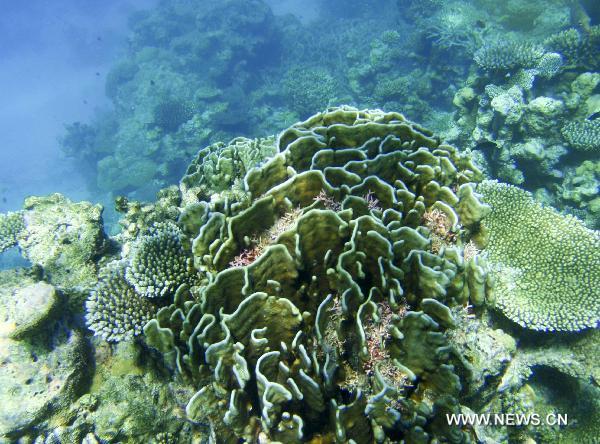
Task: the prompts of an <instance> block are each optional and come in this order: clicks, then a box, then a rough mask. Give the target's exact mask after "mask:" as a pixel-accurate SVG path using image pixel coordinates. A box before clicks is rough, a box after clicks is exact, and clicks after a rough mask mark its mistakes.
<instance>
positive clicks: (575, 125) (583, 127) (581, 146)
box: [561, 120, 600, 154]
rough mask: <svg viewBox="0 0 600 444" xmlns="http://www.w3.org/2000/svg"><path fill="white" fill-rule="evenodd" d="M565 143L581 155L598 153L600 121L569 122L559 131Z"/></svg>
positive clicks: (599, 148)
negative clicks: (581, 153)
mask: <svg viewBox="0 0 600 444" xmlns="http://www.w3.org/2000/svg"><path fill="white" fill-rule="evenodd" d="M561 134H562V136H563V137H564V139H565V141H566V142H567V143H568V144H569V145H571V147H573V148H574V149H575V150H577V151H580V152H583V153H590V154H593V153H600V120H583V121H579V122H577V121H574V122H569V123H567V124H566V125H564V126H563V127H562V129H561Z"/></svg>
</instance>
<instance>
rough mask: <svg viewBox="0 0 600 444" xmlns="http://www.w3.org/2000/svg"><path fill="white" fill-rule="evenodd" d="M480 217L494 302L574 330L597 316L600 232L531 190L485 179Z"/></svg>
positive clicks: (510, 312) (538, 325)
mask: <svg viewBox="0 0 600 444" xmlns="http://www.w3.org/2000/svg"><path fill="white" fill-rule="evenodd" d="M477 191H478V192H479V193H481V194H482V196H483V200H484V201H485V202H486V203H488V204H489V205H490V206H491V207H492V211H491V213H490V214H489V215H488V216H487V217H486V218H485V219H484V222H483V223H484V224H485V226H486V228H487V229H488V230H489V242H488V244H487V246H486V252H487V255H488V260H489V262H490V268H491V269H492V270H493V271H492V274H493V276H494V277H495V282H496V285H495V292H494V293H495V298H496V305H497V307H498V308H499V309H500V310H501V311H502V312H503V313H504V314H505V315H506V316H507V317H508V318H510V319H511V320H513V321H515V322H516V323H518V324H520V325H522V326H524V327H527V328H531V329H534V330H550V331H554V330H563V331H578V330H582V329H585V328H595V327H597V325H598V322H599V321H600V294H599V293H598V292H599V289H600V267H599V265H600V236H599V234H598V232H596V231H592V230H589V229H587V228H586V227H585V226H584V225H583V224H582V223H581V222H580V221H578V220H577V219H575V218H574V217H564V216H561V215H560V214H558V213H557V212H556V211H555V210H554V209H552V208H549V207H543V206H542V205H540V204H539V203H537V202H536V201H535V200H534V199H533V198H532V196H531V194H529V193H527V192H526V191H523V190H521V189H519V188H516V187H514V186H511V185H506V184H501V183H498V182H494V181H486V182H483V183H481V184H480V185H479V186H478V187H477Z"/></svg>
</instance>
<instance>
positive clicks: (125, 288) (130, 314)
mask: <svg viewBox="0 0 600 444" xmlns="http://www.w3.org/2000/svg"><path fill="white" fill-rule="evenodd" d="M124 268H125V264H123V263H119V262H116V263H112V264H110V265H109V266H108V267H107V268H106V269H105V270H104V271H103V275H104V276H103V277H102V278H101V279H100V281H98V284H96V287H95V288H94V290H93V291H92V292H91V294H90V297H89V298H88V300H87V302H86V310H87V315H86V321H87V324H88V326H89V328H90V329H91V330H92V331H93V332H94V333H95V334H96V335H97V336H100V337H102V338H103V339H105V340H107V341H110V342H119V341H124V340H127V339H131V338H133V337H135V336H138V335H139V334H140V333H141V332H142V327H143V326H144V325H145V324H146V322H148V321H149V320H150V319H151V318H152V316H154V314H155V313H156V310H157V308H156V306H154V305H153V303H152V302H151V301H150V300H149V299H147V298H145V297H143V296H140V295H139V294H138V293H136V291H135V289H134V288H133V287H132V286H131V285H130V284H129V282H127V281H126V280H125V276H124V273H125V269H124Z"/></svg>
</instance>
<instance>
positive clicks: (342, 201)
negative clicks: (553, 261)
mask: <svg viewBox="0 0 600 444" xmlns="http://www.w3.org/2000/svg"><path fill="white" fill-rule="evenodd" d="M278 146H279V151H280V154H277V155H276V156H275V157H274V158H272V159H271V160H269V161H268V162H267V163H265V164H264V165H263V166H260V167H257V168H255V169H253V170H251V171H250V172H249V173H248V175H247V176H246V179H245V182H246V184H247V187H248V192H249V195H250V201H251V204H250V206H249V207H248V208H246V209H245V210H243V211H241V212H238V213H236V214H235V215H228V214H224V213H219V212H216V211H215V212H212V213H210V215H209V217H208V219H207V220H206V222H205V223H204V224H203V225H202V226H201V228H200V231H199V235H198V236H197V237H196V239H195V240H194V243H193V248H192V249H193V252H194V259H195V265H196V267H197V268H198V269H199V270H202V272H203V273H208V274H209V275H211V277H210V278H209V279H208V285H206V286H202V287H199V288H190V287H188V286H186V285H182V286H181V287H180V288H179V289H178V290H177V292H176V294H175V298H174V303H173V304H172V305H170V306H168V307H164V308H162V309H160V310H159V312H158V313H157V316H156V319H155V320H152V321H150V322H149V323H148V324H147V325H146V327H145V328H144V332H145V336H146V339H147V341H148V342H149V343H150V344H151V345H153V346H154V347H156V348H157V349H159V350H160V351H162V352H163V353H165V356H166V357H168V358H169V360H171V359H172V360H173V365H174V368H176V369H177V372H178V373H179V374H180V376H181V377H182V378H183V379H184V380H186V381H188V383H191V384H193V386H194V387H195V388H196V390H198V391H197V393H196V394H195V395H194V396H193V397H192V398H191V400H190V401H189V403H188V406H187V414H188V416H190V417H191V418H192V419H194V420H196V421H198V420H200V421H203V422H210V423H211V425H212V427H214V428H215V430H216V433H217V435H218V436H220V437H221V440H222V441H223V442H230V441H231V442H235V440H236V439H237V438H239V437H246V439H251V437H252V436H256V435H258V434H261V435H264V436H265V437H266V438H268V439H272V440H277V441H282V442H301V441H306V440H308V439H317V438H319V437H320V438H321V439H336V440H341V441H344V440H350V439H353V440H355V441H356V442H368V441H371V440H376V441H378V442H382V441H383V440H384V439H385V437H386V436H388V437H390V436H397V435H398V434H400V435H398V436H406V437H407V438H408V437H412V438H411V439H428V437H429V439H431V438H433V437H435V436H437V437H445V439H461V438H460V436H463V438H464V439H467V435H465V434H464V433H463V432H461V431H460V430H455V429H449V428H448V427H443V426H441V425H440V423H441V421H442V419H441V418H443V414H444V413H445V412H449V411H454V412H456V411H457V407H456V406H457V404H456V403H457V396H458V394H459V390H460V383H459V380H458V378H457V376H456V375H455V374H454V372H453V367H452V364H451V362H450V361H449V354H448V349H447V339H446V338H445V335H444V330H445V329H447V328H449V327H451V326H452V325H454V324H453V320H452V315H451V314H450V313H449V311H448V308H447V306H446V304H447V305H456V304H463V303H466V301H468V300H469V298H470V295H471V297H473V298H474V299H477V300H478V301H481V299H483V300H485V292H486V284H485V282H486V277H485V272H484V271H483V269H482V268H481V267H475V268H472V267H471V266H470V265H468V264H467V263H465V261H464V259H463V257H462V252H461V250H462V246H463V245H464V243H466V241H468V238H469V233H470V230H469V227H475V226H477V223H478V221H479V220H480V219H481V218H482V217H483V216H484V215H485V214H486V212H487V207H486V206H484V205H481V204H480V203H479V202H478V201H477V198H476V196H475V194H473V192H472V189H471V188H470V185H469V182H471V181H475V180H478V179H479V177H480V176H479V172H478V171H477V170H476V169H475V168H474V167H473V166H472V165H471V164H470V163H469V161H468V159H467V158H465V157H463V156H461V155H460V154H459V153H458V152H457V151H456V150H455V149H454V148H452V147H450V146H447V145H443V144H440V142H439V141H438V140H436V139H435V138H432V137H431V134H430V133H428V132H427V131H426V130H424V129H422V128H421V127H418V126H416V125H414V124H411V123H410V122H408V121H406V120H405V119H404V118H403V117H402V116H401V115H400V114H396V113H383V112H381V111H359V110H357V109H353V108H337V109H333V110H331V111H329V112H326V113H321V114H317V115H315V116H313V117H311V118H310V119H308V120H307V121H305V122H302V123H299V124H297V125H295V126H293V127H291V128H290V129H288V130H286V131H284V132H283V133H282V134H281V135H280V136H279V138H278ZM456 187H458V188H456ZM452 188H455V189H457V190H458V191H457V194H455V193H454V192H453V191H452ZM324 191H325V192H326V195H327V196H330V197H328V198H327V199H325V198H324V194H323V193H324ZM331 201H337V202H339V204H338V205H337V206H334V205H331V204H329V202H331ZM334 208H335V209H334ZM428 208H435V209H436V211H438V212H439V214H438V216H437V218H438V220H442V221H443V222H442V223H443V224H446V221H447V224H448V225H447V226H446V225H444V226H445V227H446V228H445V229H446V230H447V232H446V234H447V236H446V237H444V239H443V243H444V245H443V246H442V247H440V249H439V250H437V251H436V252H433V251H431V240H430V235H431V231H430V229H428V228H427V227H426V225H425V224H424V221H423V218H424V215H425V212H426V211H427V209H428ZM274 227H277V228H274ZM450 231H452V232H453V233H454V235H453V236H450V235H449V232H450ZM263 233H265V234H263ZM252 238H258V239H260V240H259V241H256V243H257V245H261V247H260V248H259V249H258V250H257V251H256V252H254V253H253V254H252V255H250V254H249V253H247V254H246V255H245V256H243V258H244V260H242V259H241V257H242V256H239V255H240V253H242V252H244V251H248V249H251V248H255V247H253V246H252V245H253V242H252V241H251V239H252ZM471 261H475V259H471ZM232 263H233V264H234V266H233V267H232V266H231V264H232ZM255 391H256V393H257V394H258V397H257V398H256V399H255V398H254V397H253V396H252V393H254V392H255ZM423 397H424V398H425V399H428V400H430V401H424V400H423ZM255 412H256V413H255Z"/></svg>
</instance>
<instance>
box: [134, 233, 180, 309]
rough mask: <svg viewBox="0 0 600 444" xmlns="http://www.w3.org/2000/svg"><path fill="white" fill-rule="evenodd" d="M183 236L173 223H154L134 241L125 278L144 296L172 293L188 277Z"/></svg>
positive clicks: (159, 295)
mask: <svg viewBox="0 0 600 444" xmlns="http://www.w3.org/2000/svg"><path fill="white" fill-rule="evenodd" d="M183 242H184V239H183V234H182V232H181V230H180V229H179V228H178V227H177V225H175V224H173V223H161V222H159V223H156V224H154V225H153V226H152V227H151V228H150V229H149V230H148V232H147V233H146V234H145V235H143V236H141V237H139V238H138V239H136V241H135V242H134V244H133V246H132V247H131V249H132V251H131V258H130V261H129V265H128V267H127V269H126V271H125V278H126V279H127V282H129V284H130V285H131V286H133V287H134V288H135V290H136V291H137V292H138V293H139V294H141V295H142V296H144V297H148V298H158V297H164V296H166V295H168V294H172V293H173V292H174V291H175V290H176V289H177V287H178V286H179V285H180V284H182V283H185V282H188V281H189V280H190V278H191V270H190V263H191V261H190V259H189V258H188V256H187V253H186V251H185V249H184V246H183Z"/></svg>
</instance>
